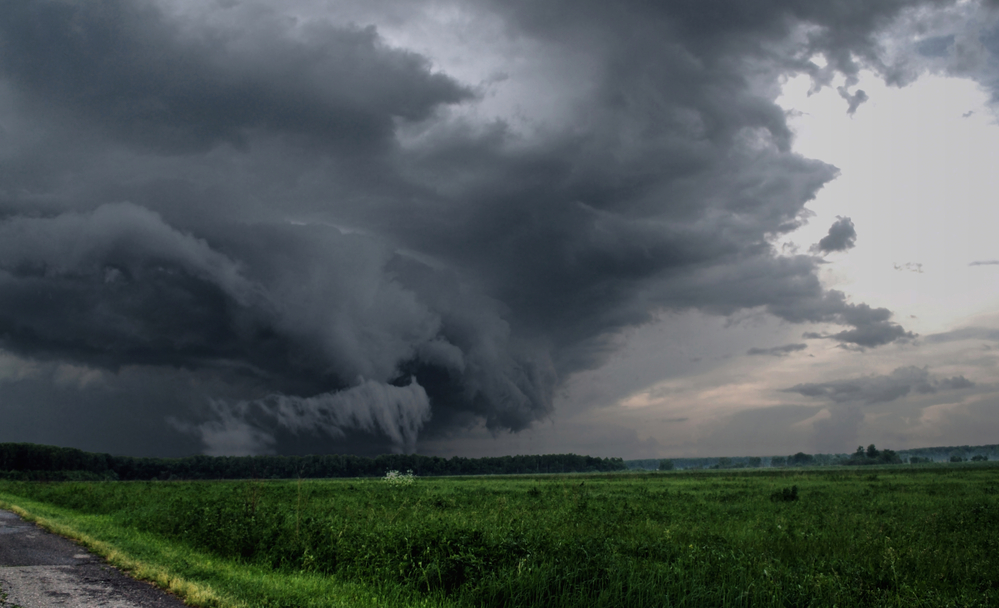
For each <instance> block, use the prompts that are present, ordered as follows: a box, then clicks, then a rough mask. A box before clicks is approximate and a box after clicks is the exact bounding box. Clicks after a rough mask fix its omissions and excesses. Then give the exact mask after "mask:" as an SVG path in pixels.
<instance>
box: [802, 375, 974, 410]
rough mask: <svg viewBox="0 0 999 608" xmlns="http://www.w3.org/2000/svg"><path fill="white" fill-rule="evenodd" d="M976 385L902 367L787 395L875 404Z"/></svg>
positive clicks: (808, 386) (810, 385) (808, 385)
mask: <svg viewBox="0 0 999 608" xmlns="http://www.w3.org/2000/svg"><path fill="white" fill-rule="evenodd" d="M973 386H975V384H974V383H973V382H972V381H970V380H968V379H967V378H965V377H964V376H954V377H952V378H942V379H934V378H933V377H932V375H931V374H930V372H929V370H928V369H926V368H920V367H915V366H911V365H910V366H907V367H899V368H897V369H895V370H894V371H892V372H891V373H890V374H882V375H877V374H872V375H870V376H861V377H858V378H850V379H844V380H834V381H831V382H810V383H804V384H796V385H795V386H792V387H790V388H786V389H784V392H789V393H798V394H799V395H803V396H805V397H812V398H816V399H825V400H828V401H831V402H833V403H856V404H863V405H872V404H875V403H888V402H891V401H895V400H896V399H900V398H902V397H905V396H907V395H909V394H910V393H911V392H916V393H919V394H929V393H935V392H937V391H938V390H957V389H963V388H971V387H973Z"/></svg>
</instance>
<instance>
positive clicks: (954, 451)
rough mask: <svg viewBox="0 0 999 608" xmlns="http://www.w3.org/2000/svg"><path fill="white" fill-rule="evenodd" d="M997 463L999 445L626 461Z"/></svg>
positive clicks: (644, 465)
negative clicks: (991, 461)
mask: <svg viewBox="0 0 999 608" xmlns="http://www.w3.org/2000/svg"><path fill="white" fill-rule="evenodd" d="M988 460H999V445H976V446H969V445H963V446H949V447H934V448H913V449H909V450H899V451H897V452H896V451H894V450H879V449H877V448H876V447H874V445H873V444H871V445H869V446H867V448H864V447H858V448H857V451H856V452H854V453H853V454H806V453H804V452H798V453H797V454H792V455H790V456H763V457H761V456H742V457H732V458H729V457H724V456H723V457H720V458H672V459H665V460H664V459H659V458H649V459H644V460H626V461H625V463H624V464H625V466H626V467H627V468H628V469H631V470H646V471H652V470H673V469H747V468H748V469H753V468H759V467H813V466H827V465H847V466H857V465H873V464H925V463H933V462H968V461H971V462H976V461H978V462H983V461H988Z"/></svg>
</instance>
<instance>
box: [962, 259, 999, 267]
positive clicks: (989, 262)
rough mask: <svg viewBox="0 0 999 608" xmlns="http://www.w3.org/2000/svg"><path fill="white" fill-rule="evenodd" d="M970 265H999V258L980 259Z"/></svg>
mask: <svg viewBox="0 0 999 608" xmlns="http://www.w3.org/2000/svg"><path fill="white" fill-rule="evenodd" d="M968 266H999V260H978V261H975V262H972V263H970V264H968Z"/></svg>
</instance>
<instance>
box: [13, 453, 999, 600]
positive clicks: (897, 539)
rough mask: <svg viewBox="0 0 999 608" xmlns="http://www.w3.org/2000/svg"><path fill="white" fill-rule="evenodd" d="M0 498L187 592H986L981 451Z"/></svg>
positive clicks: (996, 471)
mask: <svg viewBox="0 0 999 608" xmlns="http://www.w3.org/2000/svg"><path fill="white" fill-rule="evenodd" d="M793 487H796V489H797V490H796V493H795V492H794V491H793V490H792V488H793ZM0 503H2V504H3V505H4V506H7V507H10V506H17V507H19V508H20V509H22V510H23V511H24V512H27V513H29V514H30V515H31V516H33V517H35V518H40V519H42V520H44V521H43V523H45V524H46V525H49V526H51V527H54V528H56V529H58V530H59V531H60V532H62V533H63V534H67V535H71V536H76V537H77V538H81V539H83V540H84V541H85V542H86V543H89V544H90V545H91V546H93V547H95V548H96V549H97V550H98V551H99V552H102V553H104V554H105V555H108V556H109V557H110V558H111V559H113V560H115V561H116V562H117V563H119V564H121V565H123V566H125V567H127V568H130V569H132V570H134V571H136V573H137V574H138V575H140V576H144V577H146V578H150V579H152V580H155V581H157V582H158V583H159V584H161V585H163V586H166V587H171V588H173V589H174V590H175V591H176V592H178V593H180V594H181V595H185V596H186V597H187V599H188V601H189V602H190V603H192V604H193V605H203V606H248V607H250V606H252V607H258V606H259V607H265V606H275V607H276V606H282V607H289V608H292V607H294V608H302V607H307V606H351V607H353V606H455V607H466V606H467V607H479V606H553V607H554V606H558V607H570V606H572V607H575V606H578V607H595V606H607V607H611V606H613V607H624V606H648V607H652V606H655V607H659V606H706V607H708V606H710V607H718V606H899V607H902V606H905V607H910V606H934V607H936V606H996V605H999V467H995V466H992V465H991V464H983V465H963V466H926V467H922V466H912V467H908V466H897V467H885V468H880V469H875V468H873V467H865V468H863V469H851V468H845V467H837V468H822V469H813V470H795V471H778V470H763V471H746V472H732V471H719V472H676V473H665V474H664V473H654V474H653V473H649V474H634V473H630V474H629V473H621V474H601V475H571V476H523V477H506V478H498V477H476V478H418V479H416V480H415V482H414V483H412V484H408V485H407V484H403V483H399V484H392V483H387V482H385V481H382V480H378V479H360V480H359V479H345V480H331V481H302V482H296V481H264V482H243V481H241V482H66V483H38V482H34V483H27V482H0Z"/></svg>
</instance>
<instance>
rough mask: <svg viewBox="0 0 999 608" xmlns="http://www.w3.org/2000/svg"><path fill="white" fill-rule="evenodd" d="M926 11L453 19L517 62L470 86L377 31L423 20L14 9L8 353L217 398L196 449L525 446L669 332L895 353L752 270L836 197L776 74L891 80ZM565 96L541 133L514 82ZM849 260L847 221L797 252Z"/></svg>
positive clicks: (799, 261) (813, 292)
mask: <svg viewBox="0 0 999 608" xmlns="http://www.w3.org/2000/svg"><path fill="white" fill-rule="evenodd" d="M917 4H918V3H907V2H882V3H869V2H860V1H857V2H852V1H851V2H846V3H840V4H837V5H836V6H835V7H832V6H831V5H825V4H822V3H811V2H801V3H795V2H788V3H771V4H767V5H765V6H754V7H752V8H749V7H748V6H747V5H745V4H744V3H738V2H727V1H723V0H718V1H712V2H708V3H704V2H696V3H694V2H679V3H676V2H674V3H667V4H661V5H660V4H648V3H642V2H623V3H615V4H614V6H613V8H612V7H611V6H610V5H607V4H605V3H601V2H572V3H566V2H563V1H560V0H548V1H545V2H488V1H482V2H472V3H467V4H462V5H461V10H464V11H467V12H468V14H471V15H475V16H477V17H481V18H483V19H484V18H485V16H489V18H491V19H495V20H498V21H499V22H501V23H502V24H503V36H502V37H494V38H488V37H486V38H482V39H481V40H479V43H478V44H477V45H473V46H474V47H475V48H472V47H470V48H469V49H465V51H467V52H468V53H470V57H471V56H472V55H474V54H476V53H478V54H481V55H482V57H486V56H487V55H489V53H491V52H492V53H493V56H491V61H493V62H499V63H500V64H504V61H503V56H502V55H501V54H498V53H497V52H496V51H497V49H500V48H501V47H502V45H507V46H508V47H510V48H513V49H515V50H516V51H517V52H518V53H520V54H519V55H517V54H516V53H515V54H514V55H516V57H518V58H519V59H517V60H516V61H514V60H513V59H511V60H509V61H508V62H506V63H507V64H504V68H505V69H506V71H505V72H504V74H503V75H500V76H497V75H495V74H492V75H490V74H482V75H481V76H482V78H481V79H480V80H472V79H470V78H469V77H468V75H467V74H466V75H464V76H460V75H455V74H449V73H446V71H444V70H443V69H441V67H440V66H439V65H437V64H435V63H434V61H433V60H432V58H431V57H430V56H429V54H431V52H432V51H433V47H432V45H431V44H429V43H427V45H426V46H425V49H424V51H418V50H411V49H408V48H405V47H404V45H401V44H394V43H391V42H390V41H389V39H388V38H386V35H384V34H383V33H382V31H381V30H380V29H379V27H383V28H388V27H389V26H388V25H386V24H382V25H381V26H379V25H376V23H378V22H379V19H380V18H382V17H383V16H384V14H388V13H391V12H392V11H409V13H408V14H409V15H410V18H412V19H418V18H419V19H430V17H428V15H431V14H432V11H430V10H429V8H428V9H426V10H424V8H425V7H424V6H423V5H422V4H419V3H414V4H408V5H404V4H397V3H389V4H387V5H386V6H384V7H381V8H379V9H374V8H365V7H364V6H361V5H356V4H352V3H345V4H344V7H345V10H346V9H349V11H347V12H348V13H349V14H350V15H351V20H350V21H347V22H345V21H340V20H338V17H337V13H335V12H330V13H327V12H324V11H321V10H318V9H316V10H311V11H304V12H301V13H300V14H297V15H291V14H284V13H281V12H280V11H279V10H277V9H276V8H274V7H273V6H272V5H269V4H266V3H255V2H245V3H241V4H236V3H228V4H225V5H222V4H220V5H212V6H211V7H207V6H201V7H198V8H197V9H194V8H191V7H190V6H187V5H184V4H182V3H179V2H161V3H160V2H151V1H138V2H124V1H110V2H103V3H98V4H94V3H82V4H81V3H67V2H61V1H56V0H40V1H33V2H28V1H26V0H12V1H10V2H5V3H3V4H2V5H0V124H2V125H3V131H2V139H0V145H2V148H0V157H2V159H3V162H2V163H0V183H2V184H5V185H4V186H3V187H2V188H3V189H2V190H0V214H2V217H3V220H2V223H0V340H2V345H3V348H4V349H6V350H7V351H9V352H11V353H15V354H17V355H18V356H21V357H23V358H24V359H25V360H35V359H37V360H44V361H65V362H73V363H76V364H82V365H85V366H90V367H92V368H94V369H99V370H110V371H119V370H122V369H129V368H133V367H137V366H138V367H143V368H149V369H150V370H154V371H151V372H150V373H157V372H155V370H170V369H183V370H186V371H187V372H189V373H191V374H193V376H194V377H195V378H202V379H206V378H211V379H212V380H211V381H212V382H217V383H222V384H224V385H226V386H229V387H231V392H232V394H234V395H236V394H238V395H240V398H239V399H235V400H232V401H225V402H222V401H219V400H218V399H217V398H216V396H215V395H212V394H206V395H205V404H206V405H205V406H204V407H203V408H201V409H200V411H197V412H194V413H192V412H191V411H190V410H189V409H185V408H187V406H185V407H184V408H181V407H180V406H179V405H178V407H177V410H176V411H175V412H172V413H168V415H169V416H171V417H172V418H171V419H173V420H175V424H174V425H173V427H172V428H174V429H178V428H179V429H184V430H185V432H188V433H191V434H194V435H195V436H197V437H199V438H200V439H201V440H202V441H203V443H204V447H205V449H208V450H211V451H213V452H218V453H222V452H226V451H238V452H253V451H278V452H281V451H288V450H290V449H296V448H295V446H298V445H300V444H301V442H303V441H306V440H305V439H303V437H304V436H307V435H308V436H311V437H312V439H311V440H314V441H318V442H320V443H319V444H317V445H321V446H324V447H323V448H320V449H327V450H331V451H337V450H341V449H353V448H347V447H345V446H348V445H353V444H349V441H348V440H349V435H350V434H351V433H357V434H358V436H359V437H360V436H363V437H364V440H365V441H367V442H370V444H371V447H370V449H373V450H377V449H396V450H399V449H403V450H412V449H415V447H416V446H417V441H418V434H419V433H424V434H426V435H427V436H429V437H437V438H440V437H447V436H449V435H451V434H454V433H459V432H461V430H462V429H464V428H468V427H470V426H474V425H477V424H485V425H486V426H487V427H488V428H489V429H491V430H493V431H495V432H499V431H504V430H509V431H519V430H522V429H525V428H527V427H529V426H530V425H532V424H533V423H535V422H536V421H538V420H542V419H546V418H548V417H550V416H552V415H553V405H552V403H553V395H554V394H555V391H556V390H557V389H558V387H559V386H560V383H561V382H563V381H564V380H565V378H566V377H568V376H569V375H571V374H573V373H574V372H578V371H580V370H586V369H592V368H594V367H597V366H599V365H600V364H601V363H602V362H603V361H604V360H605V359H606V357H607V356H608V355H609V354H610V353H611V352H612V350H613V344H614V342H613V336H615V335H616V334H617V333H618V332H620V331H621V330H623V329H625V328H629V327H634V326H640V325H642V324H644V323H647V322H649V321H651V320H652V319H654V318H656V315H658V314H660V313H661V312H663V311H672V310H687V309H697V310H701V311H704V312H707V313H711V314H718V315H731V314H734V313H736V312H739V311H744V310H749V309H752V310H762V311H765V312H767V313H769V314H771V315H773V316H776V317H777V318H779V319H781V320H783V321H787V322H791V323H821V324H832V325H838V326H841V329H840V330H832V331H827V332H824V333H819V332H812V333H810V334H807V335H806V337H809V338H815V337H821V338H826V339H831V340H834V341H836V342H838V343H843V344H847V345H853V346H858V347H877V346H881V345H885V344H889V343H891V342H895V341H904V340H909V339H911V338H913V337H914V336H913V334H911V333H910V332H907V331H906V330H905V329H904V328H903V327H902V326H900V325H898V324H897V323H894V322H893V321H892V320H891V318H892V313H891V311H889V310H887V309H885V308H872V307H870V306H868V305H866V304H863V303H856V302H851V301H849V300H848V298H847V297H846V296H845V295H844V294H842V293H840V292H837V291H831V290H827V289H824V288H823V286H822V284H821V282H820V281H819V278H818V268H819V265H820V264H821V263H822V261H821V259H820V258H818V257H816V256H811V255H796V256H791V257H786V256H781V255H778V253H777V252H776V251H775V249H774V247H773V246H772V243H773V242H774V239H775V238H777V237H778V236H780V235H783V234H786V233H788V232H790V231H792V230H794V229H795V228H797V227H798V226H800V225H801V224H802V222H804V221H805V218H806V216H807V212H806V210H805V208H804V205H805V203H806V202H807V201H809V200H810V199H811V198H812V197H814V195H815V193H816V192H817V191H818V190H819V189H820V188H822V186H823V185H824V184H826V183H828V182H829V181H830V180H832V179H833V178H834V177H835V176H836V174H837V170H836V168H835V167H832V166H830V165H827V164H825V163H823V162H821V161H818V160H812V159H806V158H803V157H801V156H800V155H798V154H795V153H793V152H792V151H791V149H790V144H791V140H792V133H791V131H790V130H789V128H788V126H787V123H786V120H785V115H784V112H783V111H782V110H781V109H780V107H779V106H777V105H776V104H775V103H774V101H773V100H774V98H775V96H776V93H777V91H778V83H779V78H780V77H781V76H782V75H784V74H788V73H799V72H804V73H808V74H810V75H811V76H812V78H813V80H814V82H815V83H816V86H824V85H827V84H829V83H830V82H831V78H832V76H833V75H834V74H836V73H840V74H845V75H847V77H848V79H849V78H852V77H854V76H855V75H856V73H857V72H858V70H859V69H861V67H868V68H871V69H875V70H877V71H878V72H879V73H881V74H882V75H883V76H884V77H885V78H886V79H887V80H889V81H892V82H903V81H904V80H905V79H906V78H907V74H908V72H907V71H906V70H908V69H910V66H909V65H908V64H907V63H906V62H905V61H902V60H897V61H896V60H895V59H893V58H892V57H891V56H890V54H889V53H887V52H886V51H885V49H884V48H882V46H881V44H880V43H879V38H878V36H879V34H880V33H881V32H882V31H883V30H884V29H885V28H887V27H888V26H890V25H891V24H893V23H895V22H896V21H897V19H898V18H899V17H900V16H906V15H910V13H911V10H910V9H912V7H914V6H916V5H917ZM307 5H308V3H305V4H303V5H302V6H307ZM300 8H301V7H300ZM312 8H313V9H315V7H312ZM366 10H367V11H375V10H377V11H383V13H379V12H371V13H365V11H366ZM185 11H188V12H185ZM190 11H194V12H193V13H192V12H190ZM350 11H353V12H350ZM473 21H474V20H473ZM934 48H935V47H934ZM818 53H821V54H823V56H824V57H825V58H826V60H827V62H826V65H825V66H824V67H821V68H820V67H818V65H817V64H815V63H813V62H811V61H810V59H811V58H812V57H813V56H815V55H816V54H818ZM483 61H484V60H483ZM469 69H470V70H471V69H472V68H469ZM564 74H571V75H572V81H573V82H572V86H569V85H568V84H566V85H565V86H561V87H558V88H554V87H553V88H554V89H555V90H553V91H550V93H551V95H550V102H551V103H552V104H554V107H555V108H556V109H557V111H556V112H554V113H551V112H549V113H546V112H545V111H544V109H543V108H541V107H533V106H532V105H531V100H532V99H535V98H536V97H535V95H534V93H535V89H532V88H531V87H530V83H532V82H535V81H536V79H537V78H538V77H539V75H540V76H541V77H543V78H542V80H544V79H545V78H549V77H550V78H552V79H556V80H557V79H558V78H560V77H561V75H564ZM532 79H535V80H532ZM558 82H560V83H561V82H563V81H561V80H558ZM504 87H506V88H504ZM518 87H520V88H519V89H518ZM518 91H520V92H519V93H518ZM862 94H863V92H862V91H858V92H856V93H854V94H853V96H852V97H850V110H851V111H853V110H855V109H856V105H857V104H859V103H860V101H862V98H861V95H862ZM504 95H505V97H504ZM518 95H519V97H518ZM500 98H501V99H502V100H503V101H502V102H500V101H495V100H496V99H500ZM858 100H859V101H858ZM490 104H492V105H490ZM552 116H557V117H558V118H557V119H554V118H552ZM518 117H520V118H518ZM855 237H856V231H855V229H854V226H853V223H852V222H851V221H850V219H849V218H842V219H840V221H838V222H837V223H836V224H834V225H833V227H832V228H831V229H830V231H829V235H828V236H827V237H826V238H824V239H822V241H820V243H819V244H818V246H817V247H818V252H820V253H828V252H831V251H844V250H846V249H848V248H850V247H851V246H852V245H853V243H854V240H855ZM803 348H804V345H800V344H790V345H787V346H783V347H776V348H773V349H763V350H760V352H758V353H757V352H753V351H755V350H759V349H753V351H751V352H750V354H771V355H781V354H787V353H790V352H793V351H797V350H802V349H803ZM163 373H167V372H166V371H164V372H163ZM108 382H112V383H113V378H111V379H108ZM837 386H838V385H837ZM802 390H812V389H802ZM814 390H820V391H825V392H823V393H822V394H824V395H828V396H830V397H832V396H834V395H841V394H846V393H844V392H843V391H845V390H846V389H845V388H842V389H837V388H835V387H833V386H831V385H830V386H827V387H825V388H821V389H819V388H815V389H814ZM837 391H839V392H837ZM799 392H800V391H799ZM802 394H805V393H802ZM118 398H127V397H124V396H119V397H118ZM208 404H213V405H208ZM157 415H163V412H158V414H157ZM322 442H326V443H322Z"/></svg>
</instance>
